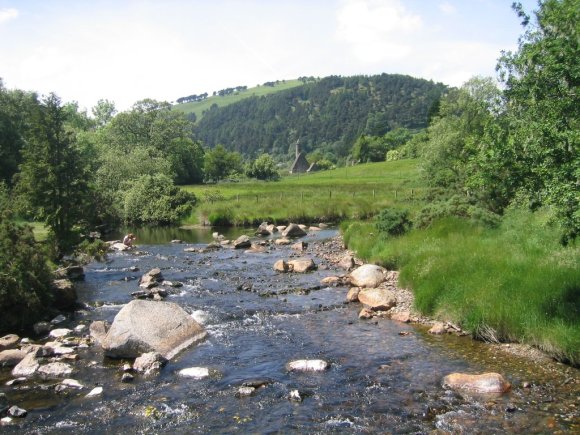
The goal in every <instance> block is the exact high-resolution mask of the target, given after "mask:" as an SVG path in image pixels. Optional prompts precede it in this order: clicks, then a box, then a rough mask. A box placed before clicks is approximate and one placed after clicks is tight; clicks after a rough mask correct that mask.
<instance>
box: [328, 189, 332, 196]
mask: <svg viewBox="0 0 580 435" xmlns="http://www.w3.org/2000/svg"><path fill="white" fill-rule="evenodd" d="M328 197H329V198H332V190H329V191H328Z"/></svg>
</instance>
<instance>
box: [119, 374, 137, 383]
mask: <svg viewBox="0 0 580 435" xmlns="http://www.w3.org/2000/svg"><path fill="white" fill-rule="evenodd" d="M134 379H135V376H133V375H132V374H131V373H123V375H122V376H121V382H124V383H128V382H133V380H134Z"/></svg>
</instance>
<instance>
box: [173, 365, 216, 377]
mask: <svg viewBox="0 0 580 435" xmlns="http://www.w3.org/2000/svg"><path fill="white" fill-rule="evenodd" d="M179 375H180V376H185V377H188V378H193V379H203V378H207V377H208V376H209V369H208V368H207V367H189V368H186V369H183V370H180V371H179Z"/></svg>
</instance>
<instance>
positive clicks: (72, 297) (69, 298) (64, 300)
mask: <svg viewBox="0 0 580 435" xmlns="http://www.w3.org/2000/svg"><path fill="white" fill-rule="evenodd" d="M51 289H52V295H53V301H52V305H53V306H54V307H55V308H57V309H59V310H70V309H72V308H74V306H75V304H76V303H77V291H76V289H75V287H74V284H73V283H72V281H71V280H70V279H55V280H54V281H52V285H51Z"/></svg>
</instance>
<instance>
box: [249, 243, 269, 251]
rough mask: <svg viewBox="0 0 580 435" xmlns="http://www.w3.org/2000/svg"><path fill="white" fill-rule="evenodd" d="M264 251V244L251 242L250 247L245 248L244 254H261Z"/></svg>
mask: <svg viewBox="0 0 580 435" xmlns="http://www.w3.org/2000/svg"><path fill="white" fill-rule="evenodd" d="M264 252H266V248H265V247H264V246H260V245H257V244H255V243H252V245H251V246H250V249H247V250H245V251H244V254H263V253H264Z"/></svg>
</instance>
